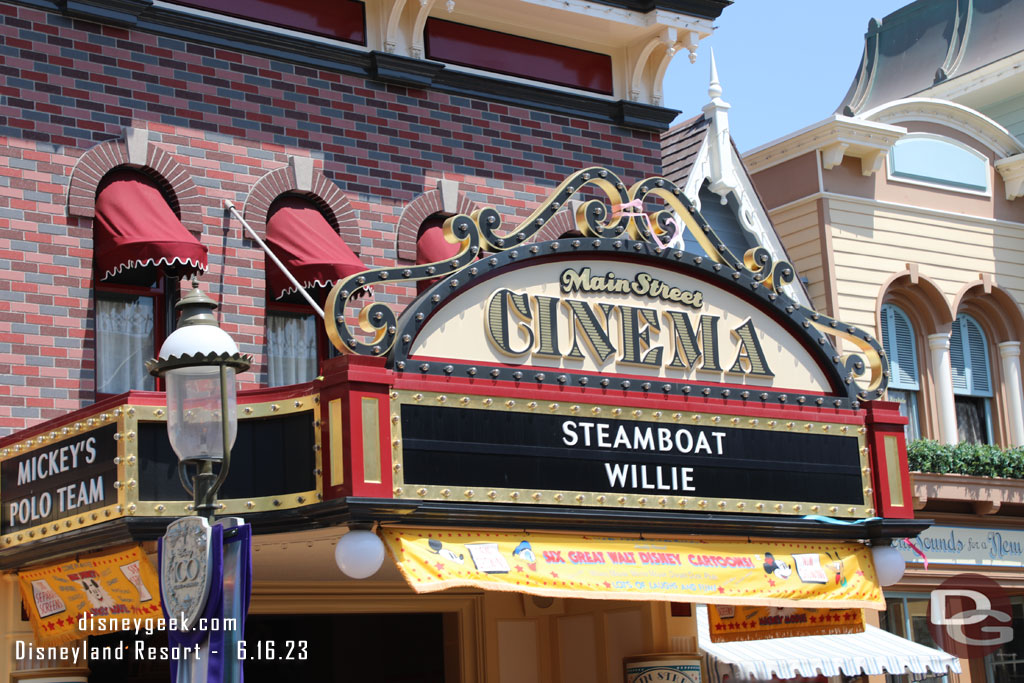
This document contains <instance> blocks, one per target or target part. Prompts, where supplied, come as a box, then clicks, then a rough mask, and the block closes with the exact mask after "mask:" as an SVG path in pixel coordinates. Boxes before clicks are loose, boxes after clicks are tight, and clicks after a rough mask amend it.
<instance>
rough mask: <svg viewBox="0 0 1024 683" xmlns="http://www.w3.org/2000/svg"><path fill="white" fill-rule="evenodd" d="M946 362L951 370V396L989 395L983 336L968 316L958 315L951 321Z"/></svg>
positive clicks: (979, 328) (990, 381)
mask: <svg viewBox="0 0 1024 683" xmlns="http://www.w3.org/2000/svg"><path fill="white" fill-rule="evenodd" d="M949 361H950V365H951V366H952V370H953V393H954V394H959V395H961V396H991V395H992V373H991V372H990V371H989V365H988V344H987V342H986V341H985V333H984V332H983V331H982V329H981V325H979V324H978V321H977V320H975V319H974V318H972V317H971V316H969V315H966V314H964V315H959V316H957V319H956V320H954V321H953V334H952V335H951V336H950V340H949Z"/></svg>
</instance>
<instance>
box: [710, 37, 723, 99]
mask: <svg viewBox="0 0 1024 683" xmlns="http://www.w3.org/2000/svg"><path fill="white" fill-rule="evenodd" d="M708 96H709V97H710V98H711V99H713V100H715V99H718V98H719V97H721V96H722V84H721V83H719V82H718V66H717V65H716V64H715V48H711V82H710V83H709V84H708Z"/></svg>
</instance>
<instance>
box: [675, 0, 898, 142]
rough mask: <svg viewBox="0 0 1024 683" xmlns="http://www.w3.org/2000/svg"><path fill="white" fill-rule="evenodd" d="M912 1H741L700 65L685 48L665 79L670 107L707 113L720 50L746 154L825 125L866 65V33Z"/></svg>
mask: <svg viewBox="0 0 1024 683" xmlns="http://www.w3.org/2000/svg"><path fill="white" fill-rule="evenodd" d="M908 4H910V0H854V1H853V2H848V1H846V0H781V1H779V0H736V2H735V3H734V4H732V5H730V6H729V7H727V8H726V10H725V11H724V12H723V13H722V16H721V17H719V18H718V20H717V21H716V22H715V26H716V27H717V28H716V30H715V32H714V34H713V35H712V36H711V37H710V38H707V39H705V40H703V41H701V43H700V48H699V49H698V52H697V63H696V64H690V60H689V59H688V55H687V53H686V51H685V50H683V51H681V52H680V54H679V55H678V56H676V58H675V59H673V60H672V63H671V65H670V66H669V68H668V72H667V73H666V75H665V106H668V107H671V108H673V109H679V110H681V111H682V112H683V113H682V115H681V116H680V117H679V119H678V120H680V121H681V120H683V119H684V118H690V117H691V116H695V115H696V114H698V113H699V112H700V108H701V107H702V106H704V105H705V104H706V103H707V101H708V93H707V90H708V87H707V86H708V65H709V55H710V52H711V48H714V50H715V60H716V62H717V63H718V75H719V78H720V80H721V83H722V90H723V92H722V99H724V100H725V101H726V102H728V103H729V104H731V105H732V109H730V110H729V128H730V131H731V132H732V138H733V140H734V141H735V142H736V145H737V146H738V147H739V149H740V151H742V152H746V151H747V150H749V149H753V148H754V147H758V146H760V145H762V144H764V143H766V142H770V141H772V140H775V139H776V138H779V137H782V136H783V135H786V134H787V133H791V132H793V131H796V130H799V129H800V128H803V127H805V126H807V125H809V124H811V123H814V122H816V121H820V120H821V119H823V118H825V117H827V116H829V115H831V114H832V112H833V111H835V109H836V107H837V106H839V103H840V102H841V101H842V99H843V96H844V95H845V94H846V91H847V89H848V88H849V87H850V83H852V82H853V77H854V76H855V75H856V72H857V67H858V65H859V64H860V58H861V54H862V52H863V50H864V32H865V31H866V30H867V26H868V20H869V19H870V18H871V17H875V18H878V19H881V18H883V17H884V16H885V15H887V14H891V13H892V12H894V11H895V10H897V9H899V8H900V7H903V6H904V5H908Z"/></svg>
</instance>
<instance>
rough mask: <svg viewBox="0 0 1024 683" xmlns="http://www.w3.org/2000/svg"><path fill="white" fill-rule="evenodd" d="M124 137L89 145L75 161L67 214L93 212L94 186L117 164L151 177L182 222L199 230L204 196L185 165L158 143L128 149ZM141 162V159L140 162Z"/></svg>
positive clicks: (83, 214)
mask: <svg viewBox="0 0 1024 683" xmlns="http://www.w3.org/2000/svg"><path fill="white" fill-rule="evenodd" d="M130 146H134V145H129V142H128V141H126V140H109V141H107V142H103V143H100V144H98V145H96V146H95V147H92V148H90V149H89V150H88V151H86V153H85V154H83V155H82V156H81V157H80V158H79V159H78V163H77V164H75V168H74V170H73V171H72V172H71V182H70V183H69V184H68V197H67V201H68V204H67V209H68V215H69V216H80V217H83V218H93V217H94V216H95V215H96V189H97V187H98V186H99V184H100V181H101V180H102V179H103V177H104V176H106V175H107V174H108V173H110V172H111V171H113V170H114V169H116V168H131V169H134V170H136V171H138V172H140V173H144V174H145V175H147V176H149V177H150V178H152V179H153V180H154V181H155V182H156V183H157V186H158V187H159V188H160V191H161V192H162V193H163V195H164V198H165V199H166V200H167V204H168V205H169V206H170V207H171V209H173V210H174V213H175V214H177V216H178V218H179V219H180V220H181V223H182V225H184V226H185V227H186V228H188V229H189V230H191V231H192V232H202V226H203V197H202V195H201V194H200V193H199V187H198V186H197V185H196V184H195V181H193V180H192V174H191V173H189V171H188V168H187V167H185V166H184V165H182V164H181V163H179V162H178V161H177V160H176V159H175V158H174V156H173V155H171V154H170V153H169V152H167V151H166V150H164V149H161V148H160V147H157V146H155V145H152V144H148V143H144V145H143V146H142V147H141V148H139V147H135V149H134V150H130V149H129V147H130ZM143 162H144V163H143Z"/></svg>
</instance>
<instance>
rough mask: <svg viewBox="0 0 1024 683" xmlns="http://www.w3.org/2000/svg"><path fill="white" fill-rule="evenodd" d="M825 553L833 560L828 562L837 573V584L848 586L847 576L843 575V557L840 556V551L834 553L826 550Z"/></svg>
mask: <svg viewBox="0 0 1024 683" xmlns="http://www.w3.org/2000/svg"><path fill="white" fill-rule="evenodd" d="M825 555H827V556H828V559H830V560H832V562H829V563H828V565H827V566H828V567H829V568H830V569H831V570H832V571H834V572H835V573H836V576H835V582H836V585H837V586H846V576H844V575H843V558H841V557H840V556H839V553H836V554H835V555H833V554H832V553H829V552H826V553H825Z"/></svg>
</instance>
